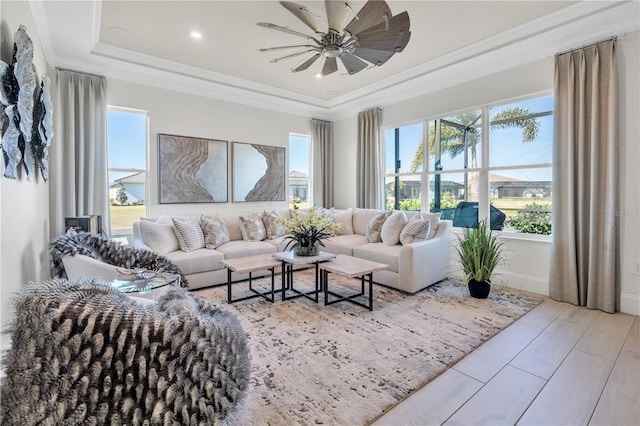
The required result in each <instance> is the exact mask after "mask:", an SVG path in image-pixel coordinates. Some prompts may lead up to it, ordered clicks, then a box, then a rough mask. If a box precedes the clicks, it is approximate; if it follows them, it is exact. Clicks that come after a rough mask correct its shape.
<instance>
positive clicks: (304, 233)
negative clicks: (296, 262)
mask: <svg viewBox="0 0 640 426" xmlns="http://www.w3.org/2000/svg"><path fill="white" fill-rule="evenodd" d="M298 212H299V210H297V209H295V210H293V212H292V215H291V219H289V220H286V219H278V220H277V221H276V222H277V223H278V224H280V225H282V227H283V228H284V229H285V231H286V232H287V233H288V234H289V235H287V236H286V237H285V239H286V240H289V242H288V243H287V245H286V246H285V250H290V249H293V250H294V253H295V254H296V255H297V256H317V255H318V253H319V252H320V246H323V247H324V243H323V242H322V240H324V239H326V238H329V237H331V236H333V234H334V233H335V232H336V231H339V230H341V229H342V225H341V224H339V223H334V222H333V220H331V218H329V217H328V216H326V215H324V214H322V213H320V212H319V211H318V209H317V208H316V207H315V206H313V207H311V208H310V209H309V211H308V213H307V214H306V215H302V214H300V213H298Z"/></svg>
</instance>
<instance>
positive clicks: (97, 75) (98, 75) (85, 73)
mask: <svg viewBox="0 0 640 426" xmlns="http://www.w3.org/2000/svg"><path fill="white" fill-rule="evenodd" d="M56 69H57V70H59V71H66V72H73V73H76V74H84V75H88V76H90V77H100V78H107V77H105V76H104V75H100V74H93V73H90V72H84V71H76V70H72V69H69V68H62V67H56Z"/></svg>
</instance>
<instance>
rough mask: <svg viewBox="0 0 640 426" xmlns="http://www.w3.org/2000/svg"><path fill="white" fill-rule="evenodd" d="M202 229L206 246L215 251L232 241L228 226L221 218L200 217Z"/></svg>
mask: <svg viewBox="0 0 640 426" xmlns="http://www.w3.org/2000/svg"><path fill="white" fill-rule="evenodd" d="M200 227H201V228H202V232H203V234H204V246H205V248H208V249H215V248H217V247H219V246H221V245H222V244H224V243H226V242H227V241H230V238H229V230H228V229H227V225H226V224H225V223H224V221H223V220H222V219H221V218H220V217H217V216H216V217H209V216H200Z"/></svg>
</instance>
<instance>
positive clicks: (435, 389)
mask: <svg viewBox="0 0 640 426" xmlns="http://www.w3.org/2000/svg"><path fill="white" fill-rule="evenodd" d="M442 424H446V425H492V426H498V425H516V424H517V425H594V426H595V425H625V426H635V425H638V426H640V318H639V317H635V316H632V315H627V314H621V313H616V314H613V315H611V314H607V313H604V312H601V311H592V310H588V309H586V308H581V307H576V306H573V305H571V304H568V303H560V302H556V301H554V300H551V299H549V298H545V300H544V301H543V302H542V303H541V304H540V305H538V306H537V307H536V308H535V309H533V310H532V311H531V312H529V313H527V314H526V315H525V316H523V317H522V318H520V319H519V320H518V321H516V322H515V323H513V324H512V325H511V326H510V327H508V328H506V329H505V330H503V331H502V332H501V333H500V334H498V335H497V336H495V337H494V338H493V339H491V340H489V341H487V342H486V343H485V344H484V345H482V346H481V347H479V348H478V349H476V350H475V351H474V352H472V353H471V354H469V355H468V356H467V357H466V358H464V359H463V360H461V361H460V362H459V363H458V364H456V365H454V366H453V367H452V368H450V369H449V370H447V371H446V372H445V373H443V374H442V375H441V376H439V377H438V378H436V379H435V380H433V381H432V382H431V383H429V384H428V385H427V386H425V387H423V388H422V389H420V390H418V391H416V392H415V393H414V394H413V395H411V396H410V397H409V398H407V399H406V400H405V401H403V402H402V403H400V404H399V405H398V406H396V407H394V408H393V409H391V410H390V411H388V412H387V413H385V414H384V415H383V416H382V417H380V418H379V419H377V420H376V421H375V422H374V423H373V425H375V426H383V425H390V426H391V425H393V426H401V425H442Z"/></svg>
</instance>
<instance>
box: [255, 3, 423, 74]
mask: <svg viewBox="0 0 640 426" xmlns="http://www.w3.org/2000/svg"><path fill="white" fill-rule="evenodd" d="M280 4H281V5H282V6H284V7H285V8H286V9H287V10H288V11H289V12H291V13H292V14H294V15H295V16H296V17H297V18H298V19H300V20H301V21H302V22H304V23H305V24H306V25H307V26H308V27H309V28H311V29H312V30H313V31H314V32H315V34H314V35H309V34H305V33H303V32H300V31H296V30H293V29H291V28H289V27H285V26H281V25H276V24H271V23H269V22H258V25H259V26H261V27H265V28H271V29H273V30H278V31H283V32H285V33H287V34H291V35H295V36H298V37H302V38H305V39H306V40H307V42H306V43H304V44H294V45H288V46H278V47H268V48H264V49H260V51H261V52H270V51H274V50H281V49H294V48H298V49H300V48H302V50H299V51H297V52H294V53H291V54H288V55H285V56H281V57H278V58H275V59H272V60H271V62H278V61H281V60H283V59H289V58H293V57H297V56H302V55H306V54H311V56H310V57H308V58H307V59H305V61H304V62H302V63H301V64H300V65H298V66H296V67H295V68H293V69H292V70H291V71H293V72H299V71H304V70H306V69H308V68H309V67H310V66H311V64H313V63H314V62H315V61H317V60H318V59H319V58H324V65H323V67H322V71H321V72H320V73H319V74H318V76H320V77H322V76H326V75H329V74H331V73H334V72H336V71H337V70H338V63H337V59H338V58H340V61H341V62H342V64H343V65H344V67H345V68H346V70H347V73H349V74H355V73H357V72H360V71H362V70H363V69H365V68H367V67H369V66H370V64H371V65H374V66H380V65H382V64H384V63H385V62H387V61H388V60H389V59H390V58H391V57H392V56H393V54H394V53H396V52H402V50H403V49H404V48H405V47H406V46H407V43H409V38H410V37H411V31H409V25H410V22H409V14H408V13H407V12H406V11H405V12H402V13H400V14H398V15H395V16H393V15H392V14H391V9H390V8H389V6H388V5H387V3H386V2H384V1H380V0H369V1H368V2H367V3H366V4H365V5H364V6H363V7H362V9H360V11H359V12H358V13H357V14H356V13H354V12H353V9H352V8H351V5H350V4H349V2H347V1H337V0H325V8H326V10H327V23H328V30H326V31H325V30H324V29H323V27H322V26H320V24H319V23H318V21H317V16H316V15H314V14H312V13H311V12H310V11H309V10H308V9H307V7H306V6H304V5H300V4H297V3H293V2H290V1H281V2H280ZM350 15H353V18H352V19H351V21H350V22H349V23H348V24H347V25H345V22H346V20H347V18H349V16H350Z"/></svg>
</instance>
